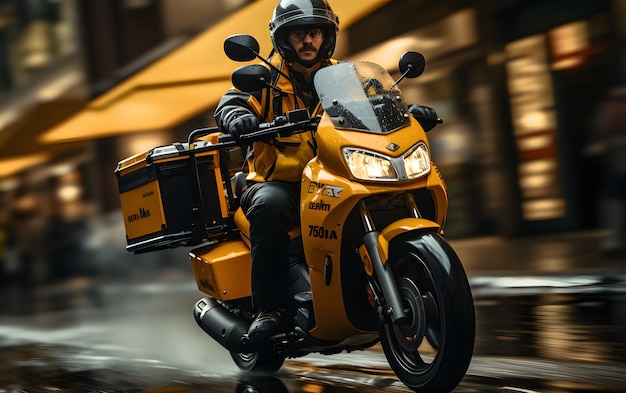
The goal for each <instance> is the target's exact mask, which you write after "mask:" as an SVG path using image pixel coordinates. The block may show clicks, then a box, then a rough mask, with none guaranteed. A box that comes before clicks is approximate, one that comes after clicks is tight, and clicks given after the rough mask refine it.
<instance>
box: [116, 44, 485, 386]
mask: <svg viewBox="0 0 626 393" xmlns="http://www.w3.org/2000/svg"><path fill="white" fill-rule="evenodd" d="M224 48H225V51H226V54H227V55H228V56H229V57H230V58H231V59H233V60H236V61H249V60H253V59H254V58H259V59H261V60H262V61H263V62H264V63H265V64H266V65H267V67H266V66H264V65H262V64H255V65H245V66H242V67H240V68H239V69H237V70H236V71H235V72H234V73H233V76H232V81H233V84H234V85H235V86H236V87H237V88H239V89H240V90H242V91H258V90H260V89H262V88H267V87H268V84H270V83H271V79H272V78H271V75H270V68H271V65H270V64H269V62H268V61H267V60H266V59H264V58H262V57H261V56H260V55H259V54H258V52H259V45H258V42H257V41H256V40H255V39H254V38H253V37H251V36H247V35H236V36H232V37H229V38H228V39H227V40H226V42H225V45H224ZM424 66H425V63H424V58H423V56H421V55H420V54H418V53H416V52H407V53H405V54H404V55H403V56H402V57H401V59H400V62H399V67H400V72H401V73H402V76H401V77H400V78H399V80H398V81H394V80H393V79H392V77H391V75H389V73H388V72H387V71H386V70H385V69H383V68H382V67H380V66H379V65H377V64H374V63H369V62H341V63H338V64H336V65H332V66H328V67H324V68H322V69H320V70H319V71H318V72H317V73H316V76H315V78H314V83H315V87H316V91H317V93H318V95H319V97H320V101H321V104H322V106H323V109H324V113H323V115H322V116H309V113H308V111H307V110H306V109H304V110H303V109H299V110H294V111H292V112H290V113H288V114H286V115H285V116H280V117H277V118H276V119H275V120H274V121H273V122H271V123H264V124H261V125H260V127H259V130H258V131H256V132H253V133H251V134H248V135H244V136H242V137H241V140H242V141H243V142H244V143H252V142H253V141H255V140H267V138H271V137H272V136H274V135H276V134H280V135H289V134H291V133H295V132H303V131H315V136H316V141H317V147H318V154H317V156H316V157H315V158H313V159H312V160H311V161H310V162H309V163H308V164H307V166H306V167H305V169H304V171H303V173H302V181H301V203H300V209H301V211H300V214H301V225H300V227H299V228H294V230H293V231H292V232H291V233H290V235H291V239H292V240H291V243H292V247H291V249H292V252H291V262H290V273H289V274H290V287H289V292H290V294H291V304H290V305H289V307H288V309H287V314H288V315H289V318H288V321H287V323H286V326H285V329H284V331H282V332H281V333H279V334H278V335H276V336H274V337H272V338H271V339H269V340H267V341H265V342H263V343H261V344H257V343H252V342H250V341H249V340H248V339H247V331H248V327H249V324H250V322H251V321H252V320H253V319H254V316H255V314H254V311H253V309H252V307H251V301H250V297H251V284H250V274H251V257H250V240H249V223H248V222H247V220H246V217H245V215H244V214H243V212H242V210H241V209H240V208H239V206H238V197H239V195H240V194H241V189H242V188H243V187H244V186H245V175H243V174H242V173H240V172H237V170H236V169H237V168H238V166H237V165H238V164H236V163H240V161H238V158H241V157H242V154H241V149H240V147H239V145H238V144H237V143H236V142H235V141H234V140H232V138H231V137H230V136H229V135H225V134H222V133H221V132H219V130H217V129H215V128H207V129H198V130H194V131H193V132H192V133H191V134H190V136H189V140H188V141H187V142H185V143H176V144H173V145H168V146H161V147H157V148H154V149H151V150H150V151H149V152H146V153H142V154H139V155H137V156H134V157H131V158H128V159H126V160H124V161H121V162H120V163H119V165H118V168H117V169H116V173H117V176H118V184H119V188H120V198H121V202H122V210H123V213H124V218H125V223H126V234H127V240H128V246H127V249H128V250H129V251H133V252H145V251H154V250H158V249H161V248H165V247H175V246H194V245H198V247H197V248H194V249H192V250H191V251H190V253H189V256H190V261H191V264H192V267H193V271H194V275H195V279H196V282H197V285H198V288H199V290H200V291H202V292H204V293H205V294H206V295H207V296H205V297H204V298H202V299H201V300H199V301H198V302H197V303H196V304H195V307H194V308H193V314H194V316H195V319H196V321H197V323H198V325H199V326H200V327H201V328H202V329H203V330H204V331H205V332H206V333H208V334H209V335H210V336H211V337H212V338H213V339H214V340H215V341H217V342H218V343H219V344H221V345H222V346H223V347H224V348H226V349H227V350H228V351H229V352H230V354H231V356H232V358H233V360H234V361H235V363H236V364H237V366H238V367H239V368H240V369H242V370H246V371H261V372H270V373H271V372H274V371H276V370H278V369H279V368H280V367H281V366H282V364H283V362H284V360H285V359H286V358H296V357H300V356H304V355H307V354H309V353H322V354H326V355H332V354H334V353H339V352H342V351H348V352H350V351H354V350H364V349H366V348H370V347H372V346H374V345H375V344H377V343H379V342H380V344H381V346H382V349H383V351H384V353H385V356H386V358H387V360H388V362H389V365H390V366H391V368H392V369H393V371H394V372H395V374H396V375H397V376H398V378H399V379H400V380H401V381H402V382H403V383H404V384H405V385H406V386H408V387H409V388H411V389H412V390H414V391H416V392H449V391H451V390H452V389H454V387H455V386H457V385H458V384H459V382H460V381H461V380H462V378H463V377H464V375H465V373H466V371H467V368H468V366H469V363H470V360H471V357H472V352H473V348H474V336H475V316H474V305H473V299H472V294H471V291H470V287H469V284H468V280H467V276H466V274H465V271H464V269H463V266H462V264H461V262H460V260H459V258H458V256H457V255H456V253H455V252H454V250H453V249H452V248H451V246H450V245H449V244H448V242H447V241H446V240H445V238H444V229H443V228H444V223H445V220H446V210H447V205H448V201H447V193H446V187H445V183H444V180H443V178H442V176H441V174H440V173H439V171H438V170H437V167H436V166H435V164H434V163H433V162H432V161H431V156H430V147H429V143H428V139H427V136H426V133H425V131H424V129H423V128H422V126H420V123H419V122H418V121H417V120H416V119H415V118H414V117H413V116H411V114H410V113H409V110H408V107H407V104H406V103H405V101H404V99H403V97H402V93H401V92H400V90H399V89H398V87H397V84H398V82H400V80H402V79H403V78H405V77H409V78H414V77H417V76H419V75H421V73H422V72H423V71H424ZM270 87H271V88H273V89H277V87H275V86H270Z"/></svg>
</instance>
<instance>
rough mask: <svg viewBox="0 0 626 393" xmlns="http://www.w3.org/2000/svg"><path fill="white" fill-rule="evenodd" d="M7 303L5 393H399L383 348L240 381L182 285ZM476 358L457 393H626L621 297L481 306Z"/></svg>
mask: <svg viewBox="0 0 626 393" xmlns="http://www.w3.org/2000/svg"><path fill="white" fill-rule="evenodd" d="M76 286H77V287H78V288H76V287H75V288H73V289H72V290H69V289H67V288H57V289H56V290H50V291H49V292H47V293H39V294H37V295H36V296H32V297H31V298H27V297H24V296H25V295H24V293H20V291H17V292H15V293H13V294H11V293H5V295H6V296H4V297H3V304H2V310H4V312H3V317H2V321H1V322H0V358H2V361H1V362H0V393H5V392H6V393H9V392H11V393H12V392H39V391H51V392H52V391H57V392H154V393H157V392H158V393H164V392H207V391H208V392H218V393H219V392H229V393H231V392H272V393H276V392H278V393H280V392H289V393H317V392H320V393H321V392H326V393H328V392H333V393H334V392H348V391H351V392H352V391H354V390H355V389H358V390H359V391H360V392H363V393H369V392H386V391H389V392H405V391H408V390H407V389H406V388H405V387H404V386H403V385H402V384H401V383H400V382H398V381H397V379H396V378H395V376H394V375H393V373H392V372H391V370H390V369H389V368H388V366H387V364H386V360H385V358H384V355H383V354H382V352H380V349H379V347H374V348H373V349H372V350H368V351H359V352H354V353H350V354H348V353H342V354H338V355H333V356H323V355H309V356H306V357H303V358H300V359H295V360H288V361H287V362H286V363H285V367H284V368H283V369H281V371H280V372H279V373H278V374H277V375H276V378H261V377H250V376H245V375H242V374H241V373H239V371H238V370H237V369H236V367H235V365H234V364H233V362H232V360H231V359H230V356H229V355H228V353H227V352H226V351H225V350H223V349H222V348H221V347H219V346H218V345H217V344H215V343H214V342H213V341H212V340H211V339H210V338H209V337H207V336H205V335H204V333H203V332H202V331H201V329H199V328H198V327H197V326H196V324H195V321H194V320H193V317H192V314H191V306H192V305H193V303H194V302H195V300H197V298H198V297H199V296H198V293H197V291H196V290H195V288H194V287H193V285H190V284H189V283H188V282H184V281H183V282H178V283H174V284H168V285H165V284H154V285H143V286H136V287H122V286H117V287H114V286H102V287H98V288H96V289H88V288H93V287H91V286H90V285H88V283H86V284H84V285H82V286H81V284H77V285H76ZM476 311H477V322H478V325H477V341H476V350H475V356H474V359H473V360H472V364H471V366H470V369H469V372H468V375H467V377H466V378H465V379H464V381H463V382H462V383H461V385H460V386H459V387H458V389H457V390H456V391H458V392H554V393H557V392H559V393H560V392H620V391H621V392H623V391H626V377H625V376H624V374H625V370H626V294H624V293H623V291H621V292H615V293H611V292H600V293H589V294H574V293H547V294H540V293H536V294H530V295H523V296H495V295H479V296H477V298H476Z"/></svg>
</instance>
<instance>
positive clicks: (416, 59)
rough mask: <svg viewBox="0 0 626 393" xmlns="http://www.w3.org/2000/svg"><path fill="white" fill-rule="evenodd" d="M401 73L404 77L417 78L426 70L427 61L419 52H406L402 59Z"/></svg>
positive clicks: (400, 63)
mask: <svg viewBox="0 0 626 393" xmlns="http://www.w3.org/2000/svg"><path fill="white" fill-rule="evenodd" d="M399 66H400V73H401V74H402V76H403V77H407V78H417V77H418V76H420V75H422V73H423V72H424V69H425V68H426V59H424V56H423V55H422V54H421V53H418V52H405V53H404V54H403V55H402V56H401V57H400V62H399Z"/></svg>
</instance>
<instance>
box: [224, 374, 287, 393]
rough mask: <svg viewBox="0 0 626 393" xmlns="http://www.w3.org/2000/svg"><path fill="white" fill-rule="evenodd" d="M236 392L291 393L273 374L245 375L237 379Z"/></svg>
mask: <svg viewBox="0 0 626 393" xmlns="http://www.w3.org/2000/svg"><path fill="white" fill-rule="evenodd" d="M235 393H289V390H288V389H287V387H286V386H285V384H284V383H283V382H282V381H281V380H280V379H278V378H276V377H273V376H263V375H243V376H241V377H240V378H239V380H238V381H237V386H236V387H235Z"/></svg>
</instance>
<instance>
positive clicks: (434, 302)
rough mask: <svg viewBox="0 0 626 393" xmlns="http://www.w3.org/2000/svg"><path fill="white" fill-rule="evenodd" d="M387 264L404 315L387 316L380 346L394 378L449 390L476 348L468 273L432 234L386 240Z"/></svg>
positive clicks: (414, 385) (420, 387)
mask: <svg viewBox="0 0 626 393" xmlns="http://www.w3.org/2000/svg"><path fill="white" fill-rule="evenodd" d="M389 248H390V254H389V262H388V266H387V268H391V269H392V271H393V275H394V279H395V280H394V281H395V283H396V285H397V287H398V291H399V293H400V298H401V300H402V304H403V305H404V309H405V312H406V314H407V319H406V320H405V321H402V322H400V323H398V324H393V323H392V322H391V321H390V320H389V319H388V318H385V320H384V321H383V324H382V325H381V344H382V347H383V350H384V352H385V356H386V357H387V360H388V362H389V365H390V366H391V368H392V369H393V370H394V372H395V373H396V375H397V376H398V378H399V379H400V380H401V381H402V382H403V383H404V384H405V385H407V386H408V387H409V388H411V389H413V390H414V391H416V392H419V391H424V392H449V391H451V390H452V389H454V387H455V386H457V385H458V383H459V382H460V381H461V380H462V379H463V376H464V375H465V372H466V371H467V368H468V366H469V363H470V360H471V357H472V352H473V349H474V335H475V317H474V304H473V300H472V294H471V291H470V287H469V283H468V281H467V276H466V275H465V271H464V270H463V266H462V265H461V262H460V261H459V259H458V257H457V256H456V254H455V253H454V251H453V250H452V248H451V247H450V246H449V245H448V244H447V242H446V241H445V240H444V239H443V238H441V237H440V236H439V235H436V234H426V235H424V236H422V237H420V238H415V235H411V234H407V235H404V236H402V237H398V238H396V239H394V240H393V241H392V243H391V244H390V247H389Z"/></svg>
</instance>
